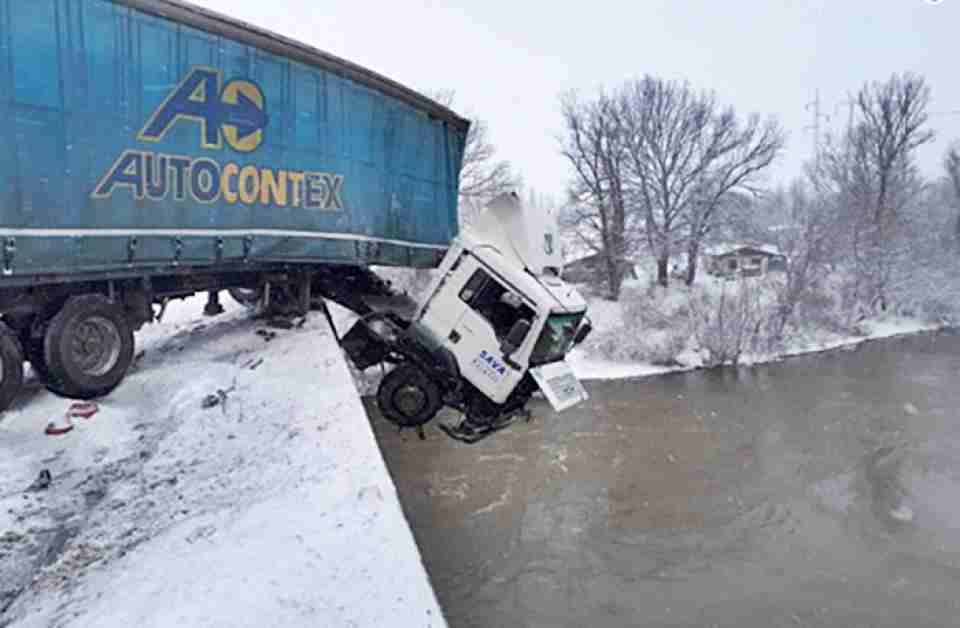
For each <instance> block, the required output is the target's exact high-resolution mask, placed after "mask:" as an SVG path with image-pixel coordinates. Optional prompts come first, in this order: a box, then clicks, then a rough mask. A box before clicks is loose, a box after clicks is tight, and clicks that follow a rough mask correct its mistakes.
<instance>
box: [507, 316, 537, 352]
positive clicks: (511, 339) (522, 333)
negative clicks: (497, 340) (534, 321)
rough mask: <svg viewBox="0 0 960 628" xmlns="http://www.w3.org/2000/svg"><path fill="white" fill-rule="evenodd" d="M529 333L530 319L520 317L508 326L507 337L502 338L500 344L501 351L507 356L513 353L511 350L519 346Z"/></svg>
mask: <svg viewBox="0 0 960 628" xmlns="http://www.w3.org/2000/svg"><path fill="white" fill-rule="evenodd" d="M529 333H530V321H528V320H524V319H520V320H518V321H517V322H516V323H514V324H513V327H511V328H510V332H509V333H508V334H507V337H506V338H504V340H503V344H502V345H500V348H501V349H503V353H504V354H505V355H507V356H510V355H513V352H514V351H516V350H517V349H519V348H520V345H522V344H523V341H524V339H525V338H526V337H527V334H529Z"/></svg>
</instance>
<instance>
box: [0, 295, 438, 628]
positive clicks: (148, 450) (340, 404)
mask: <svg viewBox="0 0 960 628" xmlns="http://www.w3.org/2000/svg"><path fill="white" fill-rule="evenodd" d="M201 309H202V302H201V301H199V300H191V301H187V302H184V303H179V304H175V305H171V306H170V309H169V311H168V314H167V316H168V317H167V319H166V320H165V322H164V323H163V324H158V325H153V326H148V327H147V328H145V329H144V330H143V332H142V333H140V334H138V338H137V341H138V351H142V352H143V355H142V357H140V358H139V360H138V361H137V364H136V366H135V368H134V369H133V371H132V372H131V374H130V375H129V377H128V378H127V380H126V381H125V382H124V383H123V384H122V385H121V386H120V388H119V389H117V390H116V391H115V392H114V393H113V394H112V395H110V396H109V397H108V398H106V399H104V400H102V401H101V402H100V410H99V413H98V414H96V415H95V416H94V417H93V418H91V419H89V420H82V419H77V420H75V425H76V428H75V429H74V430H73V431H72V432H71V433H69V434H67V435H64V436H59V437H53V436H47V435H45V434H44V427H45V426H46V424H47V422H48V421H49V420H51V419H52V418H54V417H56V416H58V415H62V414H63V412H64V410H65V409H66V408H67V406H68V405H69V404H68V402H67V401H66V400H64V399H61V398H58V397H56V396H54V395H51V394H50V393H48V392H46V391H45V390H44V389H43V388H42V387H40V386H39V384H36V383H34V384H33V385H32V387H31V388H30V389H29V390H28V391H27V392H26V393H25V394H24V395H23V398H22V399H21V400H20V401H19V402H18V404H17V405H16V407H14V408H13V409H11V410H9V411H8V412H6V413H5V414H4V415H3V417H2V419H0V626H8V625H10V626H24V627H27V626H38V627H39V626H50V625H57V626H124V627H126V626H138V627H144V626H171V625H189V626H230V627H236V626H257V627H258V628H260V627H262V626H304V625H317V626H388V625H389V626H417V627H423V626H435V627H436V626H444V625H445V623H444V619H443V617H442V614H441V611H440V608H439V606H438V604H437V601H436V598H435V595H434V593H433V591H432V589H431V587H430V583H429V580H428V577H427V574H426V571H425V570H424V567H423V565H422V562H421V558H420V555H419V551H418V549H417V547H416V544H415V542H414V539H413V536H412V534H411V532H410V529H409V527H408V525H407V522H406V521H405V520H404V517H403V513H402V511H401V508H400V505H399V502H398V500H397V495H396V490H395V488H394V485H393V482H392V480H391V479H390V476H389V474H388V472H387V469H386V467H385V465H384V462H383V459H382V457H381V455H380V452H379V450H378V448H377V445H376V441H375V439H374V435H373V433H372V431H371V429H370V426H369V423H368V420H367V418H366V415H365V412H364V409H363V406H362V404H361V402H360V399H359V397H358V395H357V392H356V387H355V386H354V383H353V381H352V379H351V377H350V373H349V371H348V369H347V367H346V365H345V363H344V361H343V360H342V358H341V354H340V352H339V349H338V348H337V346H336V343H335V341H334V339H333V337H332V335H331V334H330V333H329V330H328V328H327V326H326V324H325V322H324V320H323V317H322V316H321V315H319V314H315V315H313V316H311V317H310V318H309V319H308V320H307V321H306V323H305V325H304V326H303V327H302V328H299V329H291V330H278V329H268V328H267V327H266V326H265V325H263V324H262V323H261V322H258V321H254V320H252V319H251V318H250V316H249V314H248V313H247V312H246V311H243V310H242V309H238V308H236V307H234V308H233V309H232V310H231V311H229V312H228V313H227V314H224V315H222V316H220V317H218V318H216V319H203V318H202V317H201V316H200V311H201ZM218 391H222V392H223V394H222V395H221V396H219V398H223V397H225V398H226V401H225V403H222V404H220V405H218V406H215V407H212V408H208V409H204V408H203V407H202V406H203V400H204V398H205V397H207V396H209V395H215V396H217V395H218ZM44 469H47V470H49V472H50V474H51V477H52V483H51V485H50V487H49V488H48V489H46V490H42V491H38V492H30V493H24V489H26V488H27V487H28V486H30V485H31V483H32V482H33V481H34V480H35V479H36V478H37V476H38V474H40V472H41V471H42V470H44Z"/></svg>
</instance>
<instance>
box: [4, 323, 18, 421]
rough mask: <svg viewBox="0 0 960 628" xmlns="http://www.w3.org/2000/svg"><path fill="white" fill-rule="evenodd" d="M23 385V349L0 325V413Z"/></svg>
mask: <svg viewBox="0 0 960 628" xmlns="http://www.w3.org/2000/svg"><path fill="white" fill-rule="evenodd" d="M22 385H23V348H22V347H21V346H20V340H19V339H18V338H17V335H16V334H15V333H13V331H12V330H11V329H10V328H9V327H7V325H6V324H5V323H0V412H2V411H4V410H6V409H7V408H8V407H9V406H10V404H11V403H13V400H14V399H15V398H16V397H17V394H18V393H19V392H20V386H22Z"/></svg>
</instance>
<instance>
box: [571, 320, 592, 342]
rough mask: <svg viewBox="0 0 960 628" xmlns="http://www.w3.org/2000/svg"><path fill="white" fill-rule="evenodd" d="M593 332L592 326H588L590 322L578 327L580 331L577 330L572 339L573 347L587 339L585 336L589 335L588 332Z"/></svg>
mask: <svg viewBox="0 0 960 628" xmlns="http://www.w3.org/2000/svg"><path fill="white" fill-rule="evenodd" d="M592 331H593V325H591V324H590V321H587V322H586V323H584V324H583V325H581V326H580V329H578V330H577V335H576V336H575V337H574V339H573V345H574V346H576V345H578V344H580V343H581V342H583V341H584V340H586V339H587V336H589V335H590V332H592Z"/></svg>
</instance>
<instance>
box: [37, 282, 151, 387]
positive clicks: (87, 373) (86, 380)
mask: <svg viewBox="0 0 960 628" xmlns="http://www.w3.org/2000/svg"><path fill="white" fill-rule="evenodd" d="M43 350H44V351H43V353H44V358H45V360H46V366H47V371H48V380H47V387H48V388H49V389H50V390H52V391H53V392H56V393H59V394H62V395H65V396H67V397H75V398H78V399H93V398H96V397H102V396H103V395H106V394H107V393H109V392H110V391H112V390H113V389H114V388H116V387H117V385H118V384H120V382H121V381H122V380H123V377H124V375H126V373H127V369H128V368H130V364H131V363H132V362H133V329H132V328H131V327H130V322H129V321H128V320H127V317H126V315H125V313H124V311H123V308H122V307H121V306H120V305H118V304H116V303H111V302H110V301H108V300H107V299H106V298H105V297H103V296H101V295H99V294H87V295H83V296H77V297H72V298H70V299H69V300H68V301H67V302H66V303H65V304H64V306H63V309H61V310H60V312H58V313H57V315H56V316H54V317H53V318H52V319H51V320H50V323H49V324H48V325H47V330H46V334H44V338H43Z"/></svg>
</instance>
